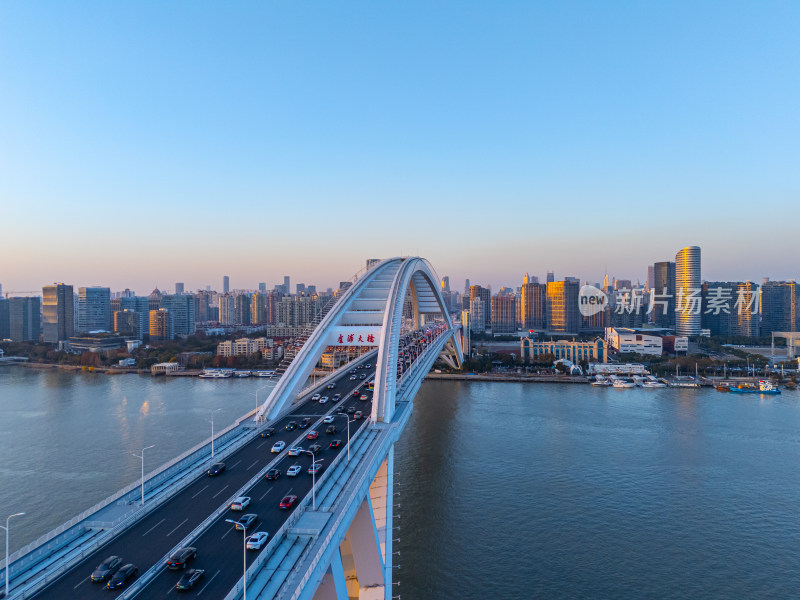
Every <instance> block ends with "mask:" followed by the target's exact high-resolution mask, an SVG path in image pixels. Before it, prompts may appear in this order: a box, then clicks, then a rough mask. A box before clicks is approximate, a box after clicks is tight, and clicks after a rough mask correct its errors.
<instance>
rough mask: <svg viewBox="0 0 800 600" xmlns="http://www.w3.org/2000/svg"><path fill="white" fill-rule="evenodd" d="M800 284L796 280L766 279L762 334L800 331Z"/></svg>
mask: <svg viewBox="0 0 800 600" xmlns="http://www.w3.org/2000/svg"><path fill="white" fill-rule="evenodd" d="M798 309H800V286H798V285H797V283H795V282H794V281H769V280H765V281H764V284H763V285H762V286H761V335H769V334H771V333H772V332H774V331H800V310H798Z"/></svg>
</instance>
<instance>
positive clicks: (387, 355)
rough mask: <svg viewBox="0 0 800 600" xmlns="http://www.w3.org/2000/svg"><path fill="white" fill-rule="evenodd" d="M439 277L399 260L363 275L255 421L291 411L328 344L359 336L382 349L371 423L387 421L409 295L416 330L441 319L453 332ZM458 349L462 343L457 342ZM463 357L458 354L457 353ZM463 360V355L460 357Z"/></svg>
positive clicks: (420, 262) (413, 260)
mask: <svg viewBox="0 0 800 600" xmlns="http://www.w3.org/2000/svg"><path fill="white" fill-rule="evenodd" d="M437 282H438V277H437V276H436V274H435V272H434V270H433V268H432V267H431V265H430V263H428V261H427V260H425V259H423V258H419V257H395V258H389V259H386V260H383V261H381V262H380V263H378V264H377V265H375V266H373V267H372V268H370V269H369V270H368V271H367V272H366V273H365V274H364V275H363V276H361V277H360V278H359V279H358V280H357V281H356V282H355V283H354V284H353V285H352V286H351V287H350V288H349V289H348V290H347V291H346V292H345V293H344V294H343V296H342V297H341V298H340V299H339V300H338V301H337V302H336V304H335V305H334V306H333V308H332V309H331V310H330V312H329V313H328V314H327V315H326V316H325V318H324V319H323V320H322V322H321V323H320V324H319V326H318V327H317V328H316V329H315V330H314V332H313V333H312V334H311V336H310V337H309V339H308V341H307V342H306V343H305V345H304V346H303V348H302V349H301V350H300V352H299V353H298V354H297V356H296V357H295V358H294V360H293V361H292V363H291V365H290V366H289V368H288V369H287V370H286V372H285V373H284V374H283V377H281V379H280V381H278V384H277V385H276V386H275V388H274V389H273V390H272V393H271V394H270V395H269V397H268V398H267V400H266V402H265V403H264V404H263V405H262V406H261V408H260V409H259V411H258V414H257V415H256V419H257V420H258V419H266V420H270V421H271V420H275V419H277V418H278V417H280V416H281V415H282V414H283V413H284V412H286V411H287V410H289V408H290V407H291V404H292V403H293V402H294V401H295V399H296V398H297V395H298V394H299V393H300V391H301V390H302V389H303V388H304V387H305V386H306V384H307V381H308V377H309V375H310V374H311V371H312V370H313V369H314V366H315V365H316V364H317V362H318V361H319V359H320V356H321V355H322V352H323V351H324V350H325V348H326V347H327V346H329V345H336V342H337V340H341V339H342V338H346V337H347V336H348V334H349V333H351V332H360V333H362V334H363V335H366V334H367V333H369V335H368V336H367V337H368V338H371V339H372V341H371V342H369V343H366V342H365V343H364V344H363V345H365V346H366V345H373V346H377V348H378V357H377V361H376V367H377V369H376V375H375V392H374V395H373V398H374V399H373V405H372V420H373V421H383V422H388V421H390V420H391V418H392V413H393V411H394V394H395V391H396V383H397V373H396V363H397V356H398V344H399V340H400V333H401V331H402V325H403V306H404V303H405V299H406V295H407V293H408V292H409V291H410V292H411V293H410V296H411V301H412V306H413V309H414V310H413V321H414V327H415V328H416V327H420V326H421V325H423V324H424V322H425V319H426V317H427V316H428V315H431V314H437V315H440V316H441V317H440V318H441V320H442V321H444V322H445V323H446V324H447V328H448V330H450V331H451V332H453V331H454V329H453V324H452V321H451V320H450V316H449V314H448V311H447V307H446V306H445V304H444V301H443V299H442V296H441V292H440V290H439V286H438V285H437ZM454 346H455V347H456V348H458V349H460V344H454ZM459 354H460V352H459ZM458 359H459V361H460V360H461V356H459V357H458Z"/></svg>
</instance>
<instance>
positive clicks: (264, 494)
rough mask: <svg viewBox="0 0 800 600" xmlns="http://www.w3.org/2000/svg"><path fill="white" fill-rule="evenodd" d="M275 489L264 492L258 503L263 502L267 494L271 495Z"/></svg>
mask: <svg viewBox="0 0 800 600" xmlns="http://www.w3.org/2000/svg"><path fill="white" fill-rule="evenodd" d="M274 489H275V488H269V489H268V490H267V491H266V492H264V493H263V494H261V498H259V499H258V501H259V502H261V501H262V500H263V499H264V496H266V495H267V494H269V493H270V492H271V491H272V490H274Z"/></svg>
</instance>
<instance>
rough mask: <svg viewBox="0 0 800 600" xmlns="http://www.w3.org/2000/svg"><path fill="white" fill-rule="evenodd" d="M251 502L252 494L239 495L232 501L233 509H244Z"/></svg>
mask: <svg viewBox="0 0 800 600" xmlns="http://www.w3.org/2000/svg"><path fill="white" fill-rule="evenodd" d="M248 504H250V496H239V497H238V498H234V499H233V502H231V510H244V509H245V508H247V505H248Z"/></svg>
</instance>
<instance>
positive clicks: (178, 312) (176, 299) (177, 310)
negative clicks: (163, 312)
mask: <svg viewBox="0 0 800 600" xmlns="http://www.w3.org/2000/svg"><path fill="white" fill-rule="evenodd" d="M161 306H162V308H166V309H167V310H168V311H169V313H170V315H171V320H172V334H173V336H175V335H193V334H194V332H195V321H194V297H193V296H192V295H191V294H180V295H178V294H175V295H166V296H162V298H161ZM170 339H172V338H170Z"/></svg>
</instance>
